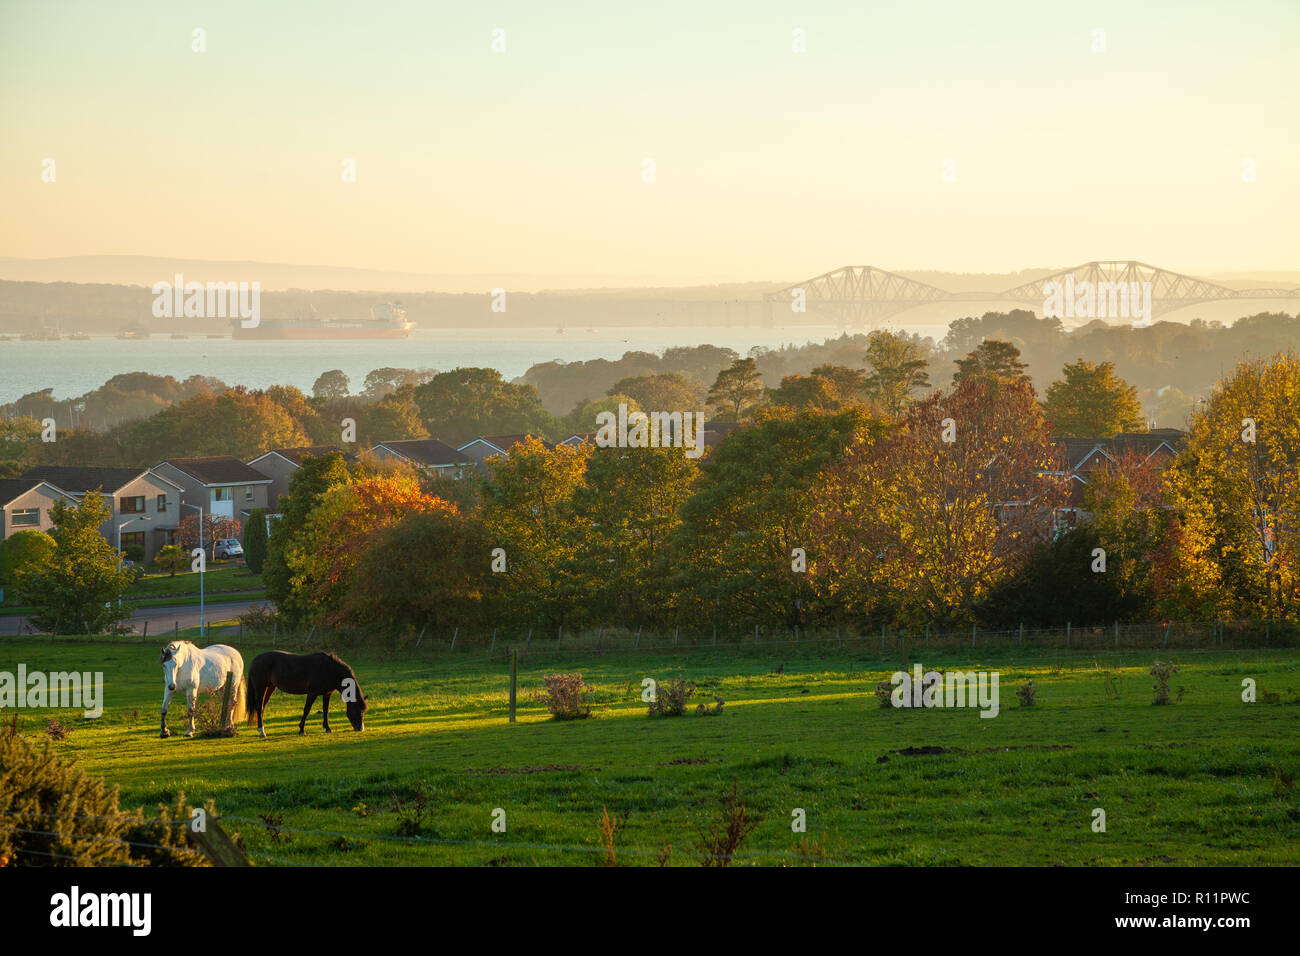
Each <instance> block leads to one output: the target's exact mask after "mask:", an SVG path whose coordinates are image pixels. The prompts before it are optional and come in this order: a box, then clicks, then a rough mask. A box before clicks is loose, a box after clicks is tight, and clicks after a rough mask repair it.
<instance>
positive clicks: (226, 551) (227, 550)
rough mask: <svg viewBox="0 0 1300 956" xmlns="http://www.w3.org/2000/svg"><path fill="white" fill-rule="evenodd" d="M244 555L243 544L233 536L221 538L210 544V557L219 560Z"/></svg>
mask: <svg viewBox="0 0 1300 956" xmlns="http://www.w3.org/2000/svg"><path fill="white" fill-rule="evenodd" d="M243 556H244V546H243V545H242V544H240V543H239V541H238V540H236V539H235V538H221V539H219V540H218V541H217V543H216V544H214V545H213V546H212V557H213V558H215V559H217V560H220V559H222V558H242V557H243Z"/></svg>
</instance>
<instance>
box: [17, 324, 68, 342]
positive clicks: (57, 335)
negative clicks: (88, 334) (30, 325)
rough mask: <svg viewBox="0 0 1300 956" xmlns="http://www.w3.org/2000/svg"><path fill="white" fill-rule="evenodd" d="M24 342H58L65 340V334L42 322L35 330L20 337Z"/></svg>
mask: <svg viewBox="0 0 1300 956" xmlns="http://www.w3.org/2000/svg"><path fill="white" fill-rule="evenodd" d="M19 338H21V339H22V340H23V341H24V342H57V341H58V340H59V339H61V338H63V333H62V332H60V331H59V330H58V329H56V328H55V327H54V326H52V325H46V324H45V322H44V321H42V322H41V323H40V324H39V325H37V326H36V327H35V328H34V329H30V330H28V331H26V332H24V333H23V334H22V335H20V336H19Z"/></svg>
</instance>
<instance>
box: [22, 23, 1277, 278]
mask: <svg viewBox="0 0 1300 956" xmlns="http://www.w3.org/2000/svg"><path fill="white" fill-rule="evenodd" d="M196 29H201V30H203V31H204V39H205V42H206V50H205V51H204V52H195V50H194V49H193V46H194V43H195V39H194V31H195V30H196ZM496 30H500V31H504V34H503V37H504V43H505V49H504V52H494V50H493V49H492V46H493V42H494V31H496ZM796 30H798V31H803V34H802V35H803V36H804V38H805V42H806V50H805V52H795V50H794V46H795V43H796V34H795V31H796ZM1099 30H1100V31H1104V33H1103V34H1099V33H1097V32H1096V31H1099ZM496 36H497V38H498V39H500V37H501V36H502V34H497V35H496ZM1099 41H1100V42H1101V43H1103V44H1104V50H1097V49H1094V47H1096V46H1098V45H1099ZM1297 48H1300V3H1297V2H1296V0H1282V2H1266V0H1243V2H1240V3H1232V4H1225V3H1222V2H1217V3H1203V2H1180V3H1166V2H1160V0H1153V2H1143V3H1141V4H1134V3H1132V2H1131V0H1125V2H1097V3H1090V4H1086V5H1085V4H1070V3H1051V2H1043V0H1035V2H1023V3H1010V2H1004V3H997V2H982V3H969V2H965V3H962V2H952V3H938V2H925V0H903V2H899V3H875V2H873V3H861V2H843V3H830V2H827V3H817V2H792V0H791V2H767V0H745V2H743V3H741V2H736V3H732V2H724V0H719V2H714V3H701V2H699V0H691V2H676V0H656V2H654V3H638V4H631V3H611V2H608V0H606V2H597V3H576V2H562V0H556V2H554V3H548V4H539V3H536V2H532V3H502V2H496V3H493V2H475V3H457V4H450V3H440V2H430V0H420V2H398V0H391V2H385V0H372V2H368V3H357V2H353V0H346V2H337V0H316V2H310V3H291V2H286V3H267V2H265V0H258V2H242V0H222V2H219V3H186V2H177V0H166V2H149V0H146V2H133V3H129V4H125V3H124V4H117V3H105V2H103V0H92V2H77V0H60V2H57V3H41V2H28V0H24V2H17V0H0V210H3V212H2V213H0V217H2V219H0V221H5V227H4V228H2V229H0V256H17V257H31V258H46V257H57V256H79V255H110V254H111V255H148V256H166V257H177V258H198V259H220V260H257V261H265V262H283V263H302V264H318V265H332V266H354V267H360V268H367V269H388V270H398V271H406V272H421V273H436V274H484V275H490V274H492V273H494V272H501V273H528V274H534V275H574V274H581V275H610V276H619V277H624V278H627V277H640V278H644V279H646V280H654V281H668V282H679V283H689V282H699V281H705V282H732V281H765V280H782V279H791V280H793V279H796V278H799V277H802V276H810V275H816V274H819V273H822V272H825V271H828V270H831V269H835V268H838V267H840V266H843V265H847V264H850V263H852V264H870V265H875V266H877V267H881V268H886V269H896V270H897V269H938V270H945V271H959V272H1005V271H1013V270H1018V269H1025V268H1034V267H1065V266H1071V265H1074V264H1076V263H1079V262H1083V261H1088V260H1092V259H1130V258H1132V259H1140V260H1142V261H1145V262H1150V263H1154V264H1156V265H1159V266H1162V267H1164V268H1168V269H1173V270H1176V271H1183V272H1194V273H1195V272H1209V271H1218V270H1238V271H1247V270H1263V269H1296V268H1300V239H1298V238H1297V231H1296V228H1295V224H1296V221H1297V213H1298V212H1300V137H1298V136H1297V134H1296V132H1295V130H1296V126H1297V119H1298V118H1300V57H1297V56H1296V54H1295V51H1296V49H1297ZM51 159H52V160H53V161H54V167H53V168H54V181H53V182H47V181H43V174H45V175H46V176H48V173H47V172H46V171H47V170H48V168H49V167H48V164H47V163H46V160H51ZM345 160H352V161H354V163H355V171H356V176H355V182H346V181H344V177H343V175H342V173H343V168H344V162H345ZM646 160H651V161H652V162H653V178H652V181H646V180H647V164H646ZM1252 173H1253V175H1251V174H1252ZM1247 180H1250V181H1247Z"/></svg>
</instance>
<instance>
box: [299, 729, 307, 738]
mask: <svg viewBox="0 0 1300 956" xmlns="http://www.w3.org/2000/svg"><path fill="white" fill-rule="evenodd" d="M298 736H299V737H306V736H307V731H305V730H300V731H298Z"/></svg>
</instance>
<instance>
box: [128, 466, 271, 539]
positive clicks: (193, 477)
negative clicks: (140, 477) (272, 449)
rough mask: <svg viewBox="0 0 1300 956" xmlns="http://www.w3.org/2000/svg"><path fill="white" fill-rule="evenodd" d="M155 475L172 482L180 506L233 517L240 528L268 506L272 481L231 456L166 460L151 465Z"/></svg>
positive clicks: (207, 513) (209, 513) (208, 513)
mask: <svg viewBox="0 0 1300 956" xmlns="http://www.w3.org/2000/svg"><path fill="white" fill-rule="evenodd" d="M153 471H154V472H155V473H156V474H159V475H161V476H162V477H164V478H167V479H168V480H169V481H172V482H175V483H176V484H177V485H178V486H179V487H180V488H181V489H182V490H181V504H182V505H183V506H185V507H186V508H188V509H196V508H201V509H202V510H203V513H204V514H205V515H217V516H220V517H224V518H233V519H235V520H237V521H239V523H240V524H241V525H242V524H243V523H244V521H245V520H246V519H247V518H248V514H249V512H251V511H253V510H254V509H255V508H266V507H267V498H266V496H267V489H268V488H270V487H271V484H272V480H273V479H271V478H268V477H266V476H265V475H264V474H262V473H261V472H260V471H258V470H257V469H256V468H252V467H250V466H248V465H246V464H244V463H243V462H242V461H240V460H239V459H238V458H236V457H234V456H233V455H217V456H214V457H211V458H168V459H165V460H164V461H160V462H159V463H158V464H156V465H154V467H153Z"/></svg>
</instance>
